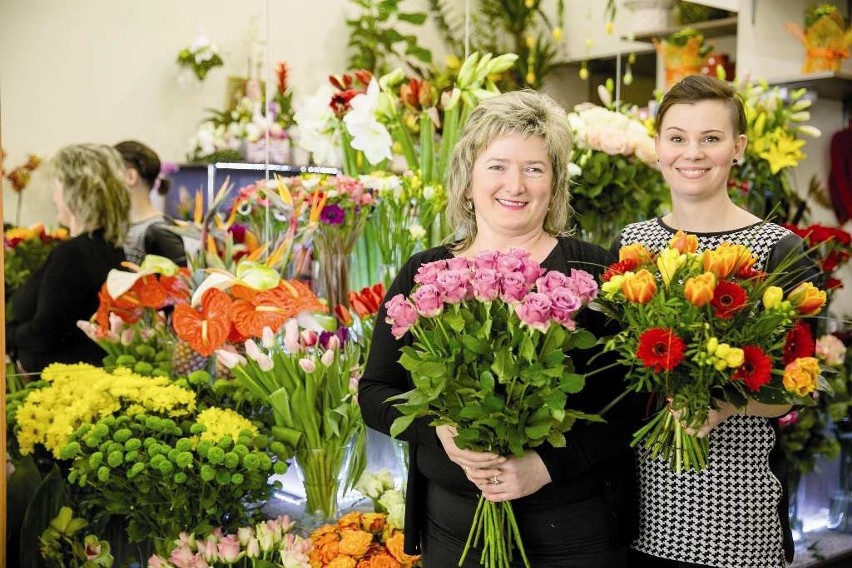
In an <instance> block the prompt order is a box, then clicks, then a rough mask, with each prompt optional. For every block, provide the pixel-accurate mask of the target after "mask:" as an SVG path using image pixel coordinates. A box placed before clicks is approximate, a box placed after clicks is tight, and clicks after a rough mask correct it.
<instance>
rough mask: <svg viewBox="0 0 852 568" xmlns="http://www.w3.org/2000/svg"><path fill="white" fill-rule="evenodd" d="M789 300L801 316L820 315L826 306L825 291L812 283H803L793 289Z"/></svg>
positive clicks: (788, 297)
mask: <svg viewBox="0 0 852 568" xmlns="http://www.w3.org/2000/svg"><path fill="white" fill-rule="evenodd" d="M787 299H788V300H790V303H791V304H792V305H793V307H794V308H796V311H797V312H799V314H800V315H803V316H812V315H814V314H817V313H819V311H820V310H821V309H822V307H823V306H824V305H825V291H824V290H820V289H819V288H817V287H816V286H814V285H813V284H811V283H810V282H802V283H801V284H799V285H798V286H796V287H795V288H793V291H792V292H790V295H789V296H787Z"/></svg>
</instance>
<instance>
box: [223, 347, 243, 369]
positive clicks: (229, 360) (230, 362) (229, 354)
mask: <svg viewBox="0 0 852 568" xmlns="http://www.w3.org/2000/svg"><path fill="white" fill-rule="evenodd" d="M216 359H218V360H219V362H220V363H222V364H223V365H224V366H225V367H227V368H229V369H233V368H234V367H236V366H237V365H245V364H247V363H248V361H246V358H245V357H243V356H242V355H240V354H239V353H237V352H236V351H233V348H227V347H223V348H222V349H217V350H216Z"/></svg>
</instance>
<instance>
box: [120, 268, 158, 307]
mask: <svg viewBox="0 0 852 568" xmlns="http://www.w3.org/2000/svg"><path fill="white" fill-rule="evenodd" d="M128 293H129V294H135V296H136V298H138V301H139V304H140V305H142V307H145V308H154V309H155V310H157V309H160V308H162V307H163V306H164V305H165V303H166V299H167V298H168V292H166V289H165V288H163V286H162V285H161V284H160V282H159V280H157V277H156V276H154V275H153V274H148V275H146V276H143V277H142V278H140V279H139V280H137V281H136V282H135V283H134V284H133V288H131V289H130V292H128ZM125 295H126V294H125Z"/></svg>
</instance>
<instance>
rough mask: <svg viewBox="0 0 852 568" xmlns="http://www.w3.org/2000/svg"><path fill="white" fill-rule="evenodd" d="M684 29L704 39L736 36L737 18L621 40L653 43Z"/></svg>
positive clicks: (674, 27)
mask: <svg viewBox="0 0 852 568" xmlns="http://www.w3.org/2000/svg"><path fill="white" fill-rule="evenodd" d="M686 28H692V29H694V30H698V31H699V32H701V33H702V34H704V39H710V38H714V37H722V36H732V35H736V34H737V16H731V17H730V18H722V19H720V20H708V21H706V22H698V23H696V24H688V25H685V26H673V27H670V28H665V29H661V30H654V31H650V32H642V33H641V34H635V35H634V36H633V37H630V36H623V38H622V39H625V40H627V41H641V42H646V43H647V42H651V41H653V39H654V38H657V39H663V38H665V37H668V36H670V35H672V34H673V33H675V32H679V31H681V30H683V29H686Z"/></svg>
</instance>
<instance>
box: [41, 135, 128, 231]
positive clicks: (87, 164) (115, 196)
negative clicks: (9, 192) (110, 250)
mask: <svg viewBox="0 0 852 568" xmlns="http://www.w3.org/2000/svg"><path fill="white" fill-rule="evenodd" d="M48 166H49V168H50V172H51V174H52V175H53V176H54V177H55V178H56V179H57V180H59V183H60V184H61V185H62V197H63V200H64V201H65V204H66V205H67V206H68V209H69V210H70V211H71V213H73V214H74V216H75V217H77V218H78V219H79V220H80V221H81V222H83V224H84V225H85V226H89V227H100V228H103V230H104V236H105V238H106V240H107V241H108V242H110V243H112V244H113V245H115V246H116V247H120V246H121V245H122V243H123V242H124V238H125V235H126V234H127V230H128V228H129V225H130V196H129V194H128V192H127V187H126V186H125V185H124V164H123V162H122V160H121V154H119V153H118V151H117V150H115V149H114V148H112V147H110V146H107V145H106V144H71V145H69V146H65V147H63V148H60V149H59V151H57V152H56V154H54V155H53V157H52V158H51V159H50V162H49V163H48Z"/></svg>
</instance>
